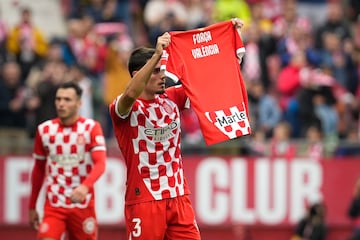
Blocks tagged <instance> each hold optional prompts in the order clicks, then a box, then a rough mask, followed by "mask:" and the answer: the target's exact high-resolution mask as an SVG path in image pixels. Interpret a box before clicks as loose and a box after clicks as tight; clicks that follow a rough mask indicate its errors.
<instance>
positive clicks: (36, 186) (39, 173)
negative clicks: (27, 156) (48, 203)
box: [29, 160, 46, 209]
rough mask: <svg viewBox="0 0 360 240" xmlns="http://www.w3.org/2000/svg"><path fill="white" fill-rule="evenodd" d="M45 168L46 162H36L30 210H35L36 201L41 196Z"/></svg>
mask: <svg viewBox="0 0 360 240" xmlns="http://www.w3.org/2000/svg"><path fill="white" fill-rule="evenodd" d="M45 167H46V161H44V160H36V161H35V165H34V168H33V170H32V173H31V194H30V202H29V209H35V206H36V201H37V198H38V196H39V192H40V190H41V187H42V184H43V182H44V178H45Z"/></svg>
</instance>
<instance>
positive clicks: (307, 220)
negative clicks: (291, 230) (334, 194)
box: [291, 203, 327, 240]
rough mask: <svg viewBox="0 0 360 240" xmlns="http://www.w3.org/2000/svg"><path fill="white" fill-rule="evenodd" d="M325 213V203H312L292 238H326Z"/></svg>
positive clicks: (308, 239) (295, 239)
mask: <svg viewBox="0 0 360 240" xmlns="http://www.w3.org/2000/svg"><path fill="white" fill-rule="evenodd" d="M325 214H326V213H325V207H324V205H323V203H314V204H312V205H311V206H310V207H309V208H308V210H307V213H306V216H305V217H304V218H302V219H301V220H300V221H299V223H298V224H297V226H296V229H295V234H294V237H293V238H291V240H325V239H326V235H327V225H326V222H325Z"/></svg>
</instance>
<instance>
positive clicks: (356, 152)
mask: <svg viewBox="0 0 360 240" xmlns="http://www.w3.org/2000/svg"><path fill="white" fill-rule="evenodd" d="M358 134H359V133H358V130H357V129H350V131H349V132H348V134H347V136H346V138H345V139H344V141H342V143H341V144H340V145H339V146H337V148H336V150H335V152H334V155H335V156H336V157H352V156H360V141H359V137H358ZM359 210H360V209H359ZM359 213H360V212H359ZM359 234H360V222H359ZM359 236H360V235H359Z"/></svg>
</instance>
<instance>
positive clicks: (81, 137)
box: [76, 135, 85, 145]
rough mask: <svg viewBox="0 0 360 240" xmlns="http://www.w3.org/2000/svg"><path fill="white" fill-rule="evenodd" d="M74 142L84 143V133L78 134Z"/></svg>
mask: <svg viewBox="0 0 360 240" xmlns="http://www.w3.org/2000/svg"><path fill="white" fill-rule="evenodd" d="M76 143H77V144H80V145H84V144H85V137H84V135H78V136H77V139H76Z"/></svg>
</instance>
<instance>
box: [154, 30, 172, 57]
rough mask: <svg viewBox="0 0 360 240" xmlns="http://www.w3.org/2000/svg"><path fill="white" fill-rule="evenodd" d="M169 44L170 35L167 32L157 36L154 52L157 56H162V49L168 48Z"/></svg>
mask: <svg viewBox="0 0 360 240" xmlns="http://www.w3.org/2000/svg"><path fill="white" fill-rule="evenodd" d="M170 42H171V39H170V34H169V33H168V32H166V33H164V34H163V35H161V36H159V37H158V38H157V42H156V52H157V53H158V54H162V52H163V50H164V48H166V47H167V46H169V44H170Z"/></svg>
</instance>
